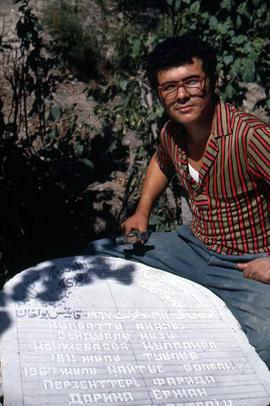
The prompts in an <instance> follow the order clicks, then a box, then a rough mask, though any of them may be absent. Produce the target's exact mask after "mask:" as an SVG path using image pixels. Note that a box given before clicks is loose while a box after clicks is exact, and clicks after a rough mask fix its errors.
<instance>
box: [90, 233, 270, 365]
mask: <svg viewBox="0 0 270 406" xmlns="http://www.w3.org/2000/svg"><path fill="white" fill-rule="evenodd" d="M127 247H130V248H127ZM84 254H87V255H92V254H95V255H107V256H113V257H119V258H125V259H128V260H132V261H136V262H141V263H143V264H146V265H149V266H152V267H154V268H159V269H162V270H164V271H168V272H171V273H174V274H176V275H179V276H181V277H184V278H186V279H189V280H191V281H194V282H197V283H199V284H200V285H202V286H205V287H206V288H208V289H209V290H211V291H212V292H213V293H215V294H216V295H217V296H219V297H220V298H221V299H222V300H223V301H224V302H225V303H226V305H227V306H228V308H229V309H230V310H231V312H232V313H233V315H234V316H235V318H236V319H237V320H238V321H239V323H240V325H241V327H242V329H243V331H244V332H245V334H246V335H247V337H248V340H249V342H250V344H251V345H253V346H254V347H255V349H256V351H257V353H258V354H259V356H260V357H261V358H262V359H263V360H264V362H265V363H266V365H267V366H268V368H269V369H270V285H267V284H264V283H262V282H258V281H254V280H251V279H247V278H244V277H243V274H242V272H240V271H238V270H237V269H236V268H235V264H236V263H239V262H248V261H250V260H252V259H255V258H258V257H260V256H264V254H261V255H251V254H246V255H241V256H237V255H221V254H217V253H215V252H214V251H209V250H208V249H207V248H206V246H205V245H204V244H203V243H202V242H201V241H199V240H198V239H197V238H195V237H194V235H193V234H192V232H191V230H190V228H189V227H188V226H187V225H183V226H181V227H180V228H179V229H178V230H177V231H176V232H167V233H164V232H157V233H153V234H151V236H150V238H149V240H148V241H147V243H146V244H145V246H139V247H135V248H134V247H132V246H114V245H113V244H112V242H111V240H110V239H103V240H97V241H94V242H92V243H90V244H89V245H88V246H87V248H86V250H85V252H84Z"/></svg>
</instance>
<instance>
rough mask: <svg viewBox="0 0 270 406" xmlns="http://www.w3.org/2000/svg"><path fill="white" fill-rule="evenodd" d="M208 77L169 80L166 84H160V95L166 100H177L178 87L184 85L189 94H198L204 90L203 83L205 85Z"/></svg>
mask: <svg viewBox="0 0 270 406" xmlns="http://www.w3.org/2000/svg"><path fill="white" fill-rule="evenodd" d="M206 79H207V76H204V77H203V78H200V79H199V78H192V79H186V80H183V82H168V83H165V84H164V85H161V86H158V90H159V93H160V95H161V96H162V97H163V99H164V100H166V101H172V100H175V99H176V98H177V95H178V89H179V88H180V87H183V88H184V89H185V91H186V93H188V95H189V96H196V95H198V94H200V93H201V92H202V91H203V90H204V88H203V87H204V86H203V84H204V85H205V80H206ZM203 82H204V83H203Z"/></svg>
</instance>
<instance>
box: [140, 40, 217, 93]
mask: <svg viewBox="0 0 270 406" xmlns="http://www.w3.org/2000/svg"><path fill="white" fill-rule="evenodd" d="M194 57H196V58H198V59H200V60H201V61H202V63H203V70H204V72H205V73H206V75H207V76H208V77H209V79H210V81H211V83H212V85H213V84H214V83H215V81H216V78H217V73H216V67H217V57H216V53H215V50H214V49H213V48H212V47H210V46H209V45H208V44H207V43H205V42H204V41H202V40H201V39H200V38H199V37H197V36H195V35H194V34H191V33H186V34H184V35H182V36H180V37H172V38H167V39H165V40H164V41H162V42H160V43H159V44H158V45H157V46H156V47H155V48H154V50H153V51H152V52H151V53H150V54H149V56H148V58H147V75H148V79H149V82H150V84H151V86H152V87H153V88H154V89H156V88H157V85H158V82H157V74H158V72H160V71H161V70H166V69H170V68H175V67H178V66H182V65H185V64H189V63H192V58H194Z"/></svg>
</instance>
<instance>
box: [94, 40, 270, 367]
mask: <svg viewBox="0 0 270 406" xmlns="http://www.w3.org/2000/svg"><path fill="white" fill-rule="evenodd" d="M148 75H149V80H150V82H151V84H152V85H153V87H154V88H155V90H156V91H157V92H158V96H159V100H160V102H161V103H162V105H163V107H164V109H165V111H166V113H167V114H168V116H169V117H170V119H169V121H168V122H167V123H166V124H165V126H164V127H163V129H162V131H161V136H160V143H159V146H158V148H157V151H156V153H155V154H154V155H153V157H152V159H151V161H150V164H149V166H148V169H147V173H146V177H145V180H144V184H143V188H142V194H141V198H140V201H139V204H138V207H137V210H136V212H135V214H134V215H133V216H131V217H130V218H128V219H127V220H126V221H125V222H124V223H123V224H122V230H123V232H124V233H125V234H126V233H129V232H130V231H132V230H139V231H141V232H143V231H146V230H147V227H148V219H149V216H150V213H151V209H152V207H153V205H154V203H155V201H156V199H157V198H158V196H159V195H160V194H161V193H162V192H163V191H164V189H165V188H166V186H167V184H168V182H169V180H170V178H171V177H172V176H173V175H174V174H175V173H176V174H177V175H178V177H179V180H180V183H181V185H182V186H183V187H184V188H185V189H186V190H187V191H188V193H189V197H190V204H191V211H192V223H191V225H190V226H187V225H184V226H181V227H180V228H179V230H177V232H170V233H166V234H165V233H153V234H152V235H151V237H150V239H149V241H148V243H147V244H146V246H145V248H144V249H143V247H141V249H138V248H136V247H135V248H134V249H133V250H122V249H121V247H116V248H112V247H107V248H106V244H105V242H104V240H102V241H100V242H96V243H94V244H92V245H91V249H92V251H91V249H90V252H98V253H103V254H104V253H105V254H107V255H116V256H122V257H126V258H128V259H132V260H136V261H139V262H142V263H145V264H147V265H150V266H154V267H156V268H160V269H164V270H166V271H169V272H173V273H176V274H178V275H180V276H182V277H185V278H187V279H190V280H192V281H195V282H197V283H200V284H201V285H203V286H205V287H207V288H209V289H210V290H211V291H213V292H214V293H215V294H217V295H218V296H219V297H221V299H223V300H224V302H225V303H226V304H227V306H228V307H229V308H230V310H231V311H232V313H233V314H234V315H235V317H236V318H237V319H238V321H239V322H240V324H241V326H242V328H243V330H244V332H245V333H246V334H247V336H248V338H249V341H250V343H251V344H252V345H253V346H254V347H255V348H256V350H257V352H258V353H259V355H260V356H261V358H262V359H263V360H264V361H265V362H266V364H267V365H268V368H270V305H269V303H270V286H269V284H270V257H269V254H270V187H269V183H270V170H269V166H270V165H269V156H270V128H269V126H267V125H266V124H265V123H263V122H262V121H260V120H259V119H258V118H256V117H255V116H253V115H250V114H246V113H242V112H239V111H237V110H236V109H235V108H234V107H233V106H232V105H229V104H224V103H223V102H221V101H220V100H219V99H218V97H217V96H216V95H215V87H216V80H217V76H216V56H215V53H214V51H213V50H212V49H211V48H210V47H209V46H208V45H207V44H205V43H204V42H202V41H201V40H200V39H199V38H196V37H194V36H191V35H189V34H185V35H183V36H182V37H176V38H169V39H167V40H165V41H164V42H162V43H160V44H159V45H158V46H157V47H156V48H155V49H154V51H153V52H152V53H151V54H150V56H149V59H148ZM151 247H153V249H149V248H151ZM88 252H89V250H88Z"/></svg>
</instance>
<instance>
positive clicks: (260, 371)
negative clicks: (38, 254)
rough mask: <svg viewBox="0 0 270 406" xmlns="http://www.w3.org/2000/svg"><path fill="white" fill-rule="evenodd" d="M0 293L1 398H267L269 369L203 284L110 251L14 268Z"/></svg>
mask: <svg viewBox="0 0 270 406" xmlns="http://www.w3.org/2000/svg"><path fill="white" fill-rule="evenodd" d="M0 303H1V304H2V309H0V310H1V313H2V317H1V332H2V340H1V365H2V375H3V392H4V401H5V406H21V405H24V406H30V405H31V406H43V405H49V406H62V405H85V404H87V405H88V404H99V405H108V404H117V405H121V404H122V405H137V406H141V405H152V406H153V405H167V406H172V405H176V406H180V405H186V406H187V405H192V406H194V405H196V406H234V405H237V406H240V405H242V406H266V405H268V403H269V401H270V372H269V371H268V370H267V368H266V366H265V364H264V363H263V362H262V361H261V360H260V358H259V357H258V355H257V354H256V353H255V351H254V349H253V348H252V347H251V346H250V345H249V344H248V341H247V339H246V337H245V335H244V334H243V333H242V331H241V329H240V326H239V324H238V323H237V322H236V320H235V319H234V317H233V316H232V315H231V313H230V312H229V311H228V309H227V308H226V306H225V305H224V303H223V302H222V301H221V300H220V299H219V298H217V297H216V296H215V295H213V294H212V293H211V292H210V291H208V290H207V289H205V288H203V287H201V286H199V285H197V284H195V283H192V282H190V281H187V280H185V279H182V278H180V277H178V276H175V275H172V274H168V273H166V272H163V271H160V270H157V269H153V268H150V267H146V266H144V265H140V264H137V263H134V262H129V261H124V260H121V259H116V258H103V257H76V258H64V259H59V260H54V261H48V262H45V263H42V264H40V265H38V266H36V267H34V268H31V269H28V270H26V271H23V272H22V273H20V274H19V275H17V276H16V277H14V278H13V279H12V280H11V281H10V282H9V283H8V284H7V285H6V287H5V289H4V291H3V293H2V295H1V298H0Z"/></svg>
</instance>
